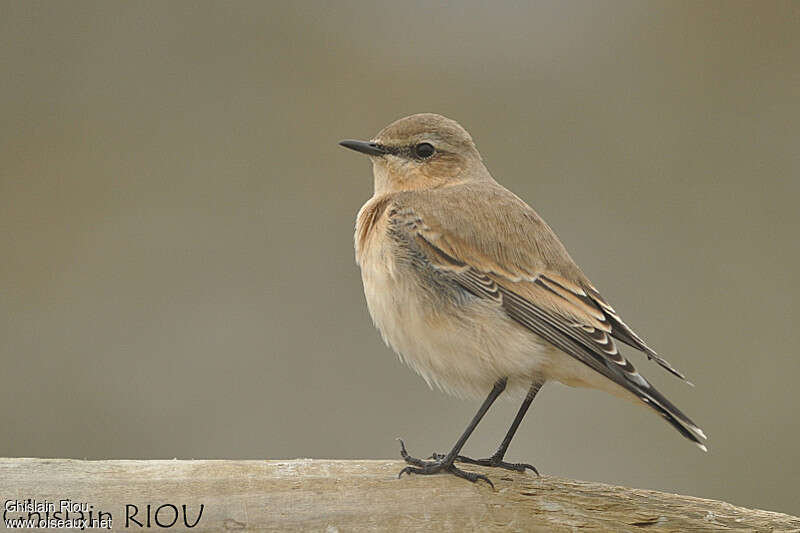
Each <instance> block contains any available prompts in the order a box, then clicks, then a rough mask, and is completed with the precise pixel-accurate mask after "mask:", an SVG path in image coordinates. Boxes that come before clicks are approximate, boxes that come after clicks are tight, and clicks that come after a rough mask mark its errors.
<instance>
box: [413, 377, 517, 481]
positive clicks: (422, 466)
mask: <svg viewBox="0 0 800 533" xmlns="http://www.w3.org/2000/svg"><path fill="white" fill-rule="evenodd" d="M507 382H508V379H507V378H503V379H501V380H499V381H498V382H497V383H495V384H494V387H492V392H490V393H489V396H487V397H486V399H485V400H484V401H483V404H481V407H480V409H478V412H477V413H475V416H474V417H473V418H472V421H471V422H470V423H469V425H468V426H467V429H465V430H464V433H462V434H461V436H460V437H459V438H458V440H457V441H456V443H455V445H454V446H453V449H452V450H450V453H448V454H447V455H444V456H439V457H436V458H435V459H434V460H433V461H423V460H421V459H416V458H414V457H411V456H410V455H408V452H406V447H405V444H403V441H402V440H401V441H400V455H402V456H403V459H404V460H405V461H406V462H407V463H408V464H410V465H414V466H407V467H405V468H404V469H402V470H401V471H400V473H399V474H398V477H401V476H402V475H403V474H412V473H413V474H436V473H437V472H441V471H445V472H450V473H451V474H454V475H456V476H458V477H462V478H464V479H468V480H469V481H472V482H475V481H478V480H479V479H482V480H484V481H486V482H487V483H488V484H489V485H492V487H494V485H493V484H492V482H491V481H489V478H487V477H486V476H484V475H481V474H476V473H474V472H465V471H463V470H461V469H459V468H456V467H455V466H454V465H453V462H454V461H455V459H456V457H457V456H458V453H459V452H460V451H461V448H463V447H464V444H465V443H466V442H467V439H469V437H470V435H472V432H473V431H475V428H476V427H477V426H478V423H479V422H480V421H481V419H482V418H483V415H485V414H486V411H488V410H489V407H491V406H492V404H493V403H494V401H495V400H496V399H497V397H498V396H500V394H502V392H503V391H504V390H505V388H506V383H507Z"/></svg>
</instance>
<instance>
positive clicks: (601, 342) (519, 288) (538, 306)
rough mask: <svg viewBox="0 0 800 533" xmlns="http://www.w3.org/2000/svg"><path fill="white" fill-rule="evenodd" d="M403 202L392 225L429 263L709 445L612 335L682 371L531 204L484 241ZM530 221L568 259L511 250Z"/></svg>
mask: <svg viewBox="0 0 800 533" xmlns="http://www.w3.org/2000/svg"><path fill="white" fill-rule="evenodd" d="M508 194H511V193H508ZM512 196H513V195H512ZM514 198H516V197H514ZM519 202H520V203H522V201H521V200H519ZM399 204H400V205H401V208H399V209H396V210H394V211H393V220H392V221H391V226H392V227H393V228H394V231H396V232H398V233H402V234H405V236H406V238H407V239H408V240H409V242H410V243H412V244H413V247H414V248H415V249H416V250H418V251H419V253H420V254H421V255H422V256H423V257H424V259H425V260H426V261H427V262H428V263H429V264H430V266H432V267H433V268H435V269H436V270H438V271H440V272H441V273H442V275H443V276H445V277H447V278H449V279H451V280H452V281H454V282H456V283H458V284H459V285H460V286H461V287H463V288H464V289H465V290H466V291H468V292H470V293H472V294H473V295H475V296H478V297H481V298H486V299H488V300H491V301H494V302H496V303H497V304H498V305H500V306H502V308H503V309H504V310H505V311H506V313H507V314H508V316H509V317H511V318H512V319H513V320H515V321H516V322H518V323H519V324H521V325H522V326H524V327H526V328H527V329H529V330H530V331H532V332H533V333H535V334H537V335H539V336H540V337H542V338H543V339H545V340H547V341H548V342H550V343H551V344H553V345H554V346H555V347H557V348H558V349H560V350H561V351H563V352H565V353H566V354H568V355H571V356H572V357H575V358H576V359H578V360H579V361H581V362H582V363H584V364H586V365H587V366H589V367H590V368H592V369H594V370H595V371H597V372H598V373H600V374H602V375H603V376H605V377H606V378H608V379H610V380H611V381H613V382H614V383H616V384H618V385H620V386H621V387H623V388H625V389H626V390H628V391H630V392H632V393H633V394H634V395H635V396H637V397H638V398H640V399H641V400H642V401H643V402H644V403H646V404H648V405H649V406H651V407H652V408H653V409H655V410H656V411H657V412H659V414H661V415H662V416H663V417H664V418H665V419H666V420H667V421H668V422H670V423H671V424H672V425H673V426H674V427H675V428H676V429H678V431H679V432H680V433H681V434H683V435H684V436H685V437H686V438H688V439H690V440H692V441H694V442H695V443H697V444H698V445H699V446H700V447H702V448H704V446H703V445H702V441H701V439H703V438H705V435H704V434H703V432H702V430H701V429H700V428H699V427H697V425H696V424H695V423H694V422H692V420H691V419H690V418H689V417H688V416H686V415H685V414H684V413H683V412H682V411H681V410H680V409H678V408H677V407H676V406H675V405H673V404H672V403H671V402H670V401H669V400H667V399H666V398H665V397H664V396H663V395H662V394H661V393H659V392H658V391H657V390H656V389H655V388H654V387H653V386H652V385H650V383H649V382H648V381H647V380H646V379H645V378H644V377H642V376H641V374H639V373H638V372H637V371H636V369H635V368H634V366H633V365H632V364H631V363H630V361H628V360H627V359H626V358H625V357H623V356H622V354H621V353H620V352H619V349H618V348H617V346H616V343H615V342H614V339H616V340H620V341H621V342H624V343H625V344H628V345H630V346H632V347H634V348H637V349H639V350H642V351H644V352H645V353H646V354H647V355H648V357H649V358H652V359H654V360H655V361H656V362H658V363H659V364H660V365H661V366H662V367H664V368H665V369H667V370H668V371H670V372H671V373H672V374H674V375H676V376H678V377H680V378H683V379H685V378H684V377H683V375H682V374H681V373H680V372H678V371H677V370H675V369H674V368H673V367H672V366H671V365H670V364H669V363H667V362H666V361H665V360H664V359H662V358H660V357H659V356H658V355H657V354H656V353H655V352H654V351H653V350H652V349H650V348H649V347H647V345H646V344H644V342H643V341H642V340H641V339H640V338H639V337H638V336H637V335H636V334H635V333H634V332H633V330H631V329H630V328H629V327H628V326H627V325H626V324H625V323H624V322H622V320H621V319H620V317H619V316H618V315H617V313H616V312H615V311H614V309H613V308H612V307H611V306H610V305H609V304H608V303H607V302H606V300H604V299H603V298H602V296H600V293H599V292H598V291H597V290H596V289H595V288H594V286H592V285H591V283H590V282H589V280H588V279H587V278H586V277H585V276H584V275H583V273H582V272H580V270H579V269H578V268H577V266H574V263H573V262H572V260H571V258H569V255H568V254H567V253H566V250H564V249H563V246H562V245H561V244H560V242H559V241H558V240H557V238H555V235H554V234H552V230H550V228H549V227H547V226H546V224H544V222H543V221H541V219H539V218H538V216H537V215H536V214H535V213H534V212H533V210H532V209H530V208H529V207H528V206H527V205H526V204H524V203H522V205H523V206H525V208H527V210H529V211H526V212H525V215H526V216H524V217H522V219H521V220H516V221H514V220H508V219H505V222H507V223H508V224H510V225H508V224H507V226H506V227H504V228H500V231H495V232H494V234H492V235H489V239H490V240H489V241H485V242H482V241H480V240H478V239H475V238H473V239H469V238H465V237H463V236H462V235H464V234H465V233H467V234H468V233H469V231H470V229H471V228H470V227H469V225H468V224H466V225H462V226H461V227H454V225H453V223H452V221H451V223H450V224H449V226H445V225H443V224H442V223H441V221H439V220H438V219H436V218H435V217H434V216H433V215H432V213H431V212H430V211H428V212H425V209H424V202H422V206H420V205H419V204H420V202H417V205H416V206H415V208H414V209H411V208H410V207H405V208H402V202H399ZM420 207H422V208H423V209H420ZM517 207H519V206H517ZM465 220H468V219H465ZM473 220H474V217H473ZM495 220H496V219H495ZM526 221H527V222H531V221H533V222H535V223H536V224H534V226H536V227H533V228H527V229H530V230H533V231H539V232H540V235H539V236H540V237H542V235H541V233H542V231H543V232H544V236H543V238H542V240H543V242H544V246H546V247H548V248H549V249H551V250H555V252H556V253H557V255H558V254H560V255H561V257H560V259H561V263H560V264H564V263H565V262H566V263H568V264H566V265H564V267H563V268H547V266H550V265H548V262H547V261H544V260H542V259H541V258H534V260H532V261H530V262H528V263H526V262H525V261H524V260H523V259H524V258H523V257H522V254H520V253H519V250H516V249H512V246H513V242H512V243H508V242H507V238H508V236H509V235H510V237H511V238H512V240H513V238H514V237H518V235H519V231H520V230H525V229H526V228H525V227H524V226H525V223H526ZM515 222H516V223H517V224H516V225H514V223H515ZM520 222H522V224H519V223H520ZM512 225H513V228H514V229H511V228H512ZM503 230H507V231H503ZM470 241H471V242H470ZM556 264H557V265H558V264H559V263H556Z"/></svg>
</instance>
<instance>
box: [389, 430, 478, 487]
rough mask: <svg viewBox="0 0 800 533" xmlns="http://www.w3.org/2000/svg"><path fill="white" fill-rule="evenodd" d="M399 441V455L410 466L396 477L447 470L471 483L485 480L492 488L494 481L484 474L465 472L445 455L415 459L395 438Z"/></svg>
mask: <svg viewBox="0 0 800 533" xmlns="http://www.w3.org/2000/svg"><path fill="white" fill-rule="evenodd" d="M397 440H399V441H400V455H401V456H402V457H403V460H404V461H405V462H406V463H408V464H409V465H412V466H407V467H405V468H404V469H402V470H401V471H400V473H399V474H397V477H398V478H399V477H403V474H409V475H410V474H422V475H430V474H438V473H439V472H449V473H451V474H453V475H454V476H457V477H460V478H463V479H466V480H467V481H471V482H473V483H475V482H477V481H478V480H482V481H485V482H486V483H488V484H489V485H490V486H491V487H492V488H494V483H492V481H491V480H490V479H489V478H488V477H486V476H484V475H483V474H478V473H475V472H467V471H465V470H461V469H460V468H457V467H456V466H455V465H454V464H453V462H452V461H449V462H448V461H447V460H446V456H444V455H440V454H434V455H435V456H436V457H434V458H433V461H423V460H422V459H417V458H416V457H411V456H410V455H408V452H407V451H406V446H405V444H404V443H403V441H402V440H400V439H397Z"/></svg>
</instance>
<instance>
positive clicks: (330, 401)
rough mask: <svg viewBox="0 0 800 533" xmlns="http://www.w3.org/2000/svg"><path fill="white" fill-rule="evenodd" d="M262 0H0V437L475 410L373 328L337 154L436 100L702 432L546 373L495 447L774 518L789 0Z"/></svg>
mask: <svg viewBox="0 0 800 533" xmlns="http://www.w3.org/2000/svg"><path fill="white" fill-rule="evenodd" d="M286 4H287V3H277V2H276V3H274V4H271V3H267V2H256V3H245V2H237V3H227V2H226V3H198V2H190V3H176V2H145V3H141V2H129V3H121V2H120V3H110V2H99V3H86V2H69V3H65V2H49V3H37V2H8V1H3V2H2V3H0V71H1V72H2V82H0V97H1V100H0V101H1V102H2V104H1V105H2V119H1V120H0V228H1V231H0V255H1V257H2V260H1V261H0V358H1V361H0V362H1V363H2V373H0V402H1V403H2V411H1V412H0V427H2V428H3V439H2V441H1V442H0V455H2V456H44V457H77V458H82V457H88V458H172V457H179V458H290V457H317V458H386V457H396V456H397V454H398V446H397V443H396V442H395V440H394V438H395V437H396V436H398V435H399V436H403V437H405V438H406V439H407V442H408V444H409V446H410V449H411V451H412V452H413V453H416V454H418V455H427V454H428V453H430V452H432V451H434V450H438V451H446V450H447V449H448V448H449V447H450V446H451V444H452V443H453V441H454V440H455V439H456V437H457V436H458V434H459V433H460V432H461V430H462V429H463V427H464V426H465V424H466V422H467V421H468V419H469V418H470V417H471V416H472V414H473V412H474V410H475V409H476V408H477V404H478V402H476V401H460V400H457V399H453V398H450V397H447V396H445V395H443V394H441V393H439V392H437V391H431V390H429V389H428V388H427V387H426V385H425V383H424V382H423V381H422V380H421V379H420V378H418V377H417V376H415V375H414V374H413V373H412V372H411V371H409V370H408V369H406V368H405V367H403V366H402V365H401V364H400V363H399V362H398V360H397V358H396V357H395V356H394V355H393V354H392V353H391V352H390V351H389V350H388V349H387V348H385V347H384V346H383V345H382V343H381V341H380V337H379V335H378V333H377V332H376V331H375V330H374V329H373V327H372V325H371V323H370V319H369V316H368V314H367V311H366V307H365V304H364V300H363V295H362V292H361V282H360V277H359V273H358V270H357V268H356V266H355V264H354V261H353V252H352V228H353V222H354V217H355V214H356V212H357V210H358V208H359V207H360V206H361V204H362V203H363V202H364V201H365V200H366V199H367V198H368V197H369V196H370V194H371V177H370V167H369V165H368V163H367V161H366V160H365V159H364V158H363V157H359V156H357V155H356V154H354V153H352V152H348V151H346V150H344V149H342V148H340V147H338V146H337V145H336V142H337V141H338V140H339V139H342V138H346V137H355V138H369V137H370V136H371V135H373V134H374V133H375V132H377V131H378V130H379V129H380V128H381V127H383V126H384V125H385V124H386V123H388V122H390V121H391V120H394V119H396V118H399V117H401V116H404V115H407V114H411V113H414V112H422V111H434V112H439V113H443V114H445V115H448V116H450V117H452V118H455V119H457V120H458V121H460V122H461V123H462V124H464V126H465V127H467V129H468V130H469V131H470V132H471V133H472V134H473V137H474V138H475V139H476V141H477V143H478V147H479V148H480V149H481V151H482V153H483V154H484V157H485V159H486V161H487V164H488V166H489V168H490V169H491V170H492V172H493V173H494V175H495V177H496V178H497V179H498V180H499V181H501V182H502V183H504V184H505V185H507V186H508V187H509V188H511V189H512V190H513V191H515V192H516V193H518V194H519V195H520V196H522V197H523V198H524V199H526V200H527V201H529V202H530V203H531V204H532V205H534V206H535V207H536V209H537V210H538V211H539V213H541V214H542V216H544V217H545V219H546V220H548V221H549V222H550V223H551V225H552V226H553V227H554V228H555V229H556V231H557V233H558V234H559V235H560V236H561V238H562V240H564V242H565V243H566V244H567V247H568V248H569V249H570V250H571V252H572V254H573V256H574V257H575V259H576V260H577V261H578V263H579V264H581V265H582V267H583V268H584V270H585V271H586V272H587V274H588V275H589V276H590V277H591V278H592V280H593V281H594V283H595V284H596V285H597V286H598V287H599V288H600V289H601V290H602V292H603V293H604V294H605V295H606V296H607V297H608V298H609V299H610V300H611V302H612V303H613V304H614V305H615V307H616V308H617V309H618V310H619V311H620V312H621V313H622V314H623V316H624V317H625V318H626V319H627V321H628V322H629V323H630V324H632V325H633V326H634V327H635V328H636V329H637V331H639V332H640V333H641V334H642V335H644V337H645V338H646V339H647V340H648V342H649V343H650V344H651V345H653V346H654V347H655V348H656V349H658V350H659V352H661V353H662V354H663V355H664V356H666V357H667V358H668V359H669V360H670V361H671V362H673V363H674V364H675V365H676V366H677V367H678V368H680V369H682V370H683V371H685V372H686V373H687V375H688V376H689V377H690V378H691V379H692V380H693V381H694V382H695V383H696V384H697V387H696V388H695V389H691V388H689V387H686V386H685V385H683V384H681V383H680V382H679V381H677V380H675V379H672V378H671V377H670V376H668V375H667V374H666V373H664V372H663V371H661V370H660V369H659V368H658V367H657V366H655V365H653V364H650V363H645V362H644V361H643V360H642V358H640V357H639V356H633V357H634V361H635V362H637V363H638V366H639V367H641V368H642V369H643V370H644V371H645V373H646V374H647V375H648V376H650V377H651V378H652V379H653V380H654V381H655V382H656V383H657V384H658V385H659V386H660V387H661V388H662V389H663V391H664V392H665V393H666V394H667V395H668V396H669V397H670V398H672V399H673V400H674V401H675V402H676V403H677V404H678V405H679V406H681V407H682V408H684V409H685V410H686V411H687V412H688V413H690V414H691V415H692V416H693V417H694V418H695V419H696V420H697V421H698V422H699V423H701V425H702V426H703V427H704V429H705V430H706V431H707V433H708V434H709V436H710V443H709V444H710V448H711V451H710V453H709V454H703V453H702V452H700V451H698V450H697V448H696V447H694V446H692V445H691V444H690V443H688V442H687V441H685V440H683V439H682V438H681V437H680V436H679V435H678V434H677V433H676V432H675V431H674V430H673V429H672V428H671V427H669V426H668V425H667V424H665V423H664V422H663V421H662V420H661V419H660V418H658V417H657V416H654V414H653V413H651V412H649V411H648V410H646V409H642V408H639V407H636V406H634V405H632V404H627V403H625V402H622V401H620V400H618V399H616V398H613V397H607V396H605V395H603V394H602V393H598V392H592V391H585V390H576V389H568V388H566V387H563V386H560V385H552V386H548V387H546V388H545V389H544V391H543V392H542V394H541V395H540V397H539V398H538V399H537V401H536V403H535V406H534V409H533V411H532V412H531V413H530V414H529V416H528V418H527V419H526V420H525V423H524V425H523V426H522V429H521V430H520V432H519V435H518V437H517V439H516V441H515V442H514V444H513V446H512V448H511V450H510V457H511V458H512V459H517V460H526V461H530V462H533V463H535V464H536V465H537V466H539V467H540V469H541V470H542V471H543V472H546V473H550V474H555V475H559V476H569V477H575V478H579V479H589V480H600V481H605V482H610V483H621V484H625V485H632V486H636V487H651V488H656V489H661V490H667V491H678V492H682V493H688V494H693V495H698V496H704V497H711V498H720V499H725V500H729V501H731V502H734V503H736V504H742V505H748V506H758V507H762V508H767V509H772V510H780V511H786V512H791V513H795V514H798V513H800V496H798V494H799V493H798V491H797V489H796V484H797V479H798V477H800V451H798V450H799V449H800V447H798V444H797V441H798V437H800V428H799V427H798V418H797V408H798V393H797V388H796V383H797V380H798V376H800V358H798V356H797V345H798V334H797V326H796V322H795V320H796V316H797V312H798V306H797V299H798V296H800V290H799V289H798V283H797V280H796V275H797V272H798V268H799V267H800V251H799V250H798V230H799V229H800V215H798V194H800V182H799V181H798V170H800V155H799V154H800V150H799V149H798V145H799V144H800V127H799V126H798V123H800V112H799V111H800V107H799V106H800V104H798V96H800V74H799V73H800V68H798V65H799V64H800V4H798V3H797V2H794V3H780V2H753V3H740V2H702V3H700V2H696V3H695V2H689V3H679V2H537V3H535V4H531V5H528V4H511V3H508V4H493V5H492V6H483V5H481V4H480V3H478V2H474V3H459V4H458V6H455V7H454V6H447V7H446V6H445V5H443V4H441V5H429V4H427V3H415V2H400V3H394V2H393V3H375V2H370V3H363V4H359V3H342V2H331V3H307V4H303V5H299V6H289V5H286ZM515 410H516V404H515V403H513V402H502V403H501V404H500V405H499V406H498V407H497V408H496V409H494V410H493V411H492V412H491V413H490V415H489V416H488V418H487V419H486V420H485V422H484V423H483V424H482V425H481V427H480V428H479V430H478V431H477V433H476V434H475V436H474V438H473V439H472V440H471V441H470V442H469V444H468V446H467V449H466V451H467V452H469V453H470V454H472V455H475V456H482V455H485V454H486V453H488V452H489V451H491V450H492V449H493V448H494V446H495V445H496V444H497V442H498V441H499V440H500V438H501V437H502V434H503V432H504V431H505V429H506V427H507V426H508V424H509V423H510V421H511V419H512V417H513V414H514V412H515Z"/></svg>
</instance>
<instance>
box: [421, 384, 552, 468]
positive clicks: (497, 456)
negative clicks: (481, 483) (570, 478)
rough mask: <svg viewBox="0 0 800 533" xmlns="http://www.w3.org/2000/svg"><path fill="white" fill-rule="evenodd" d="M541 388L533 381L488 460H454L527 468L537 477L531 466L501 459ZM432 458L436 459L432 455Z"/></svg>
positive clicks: (474, 463)
mask: <svg viewBox="0 0 800 533" xmlns="http://www.w3.org/2000/svg"><path fill="white" fill-rule="evenodd" d="M541 388H542V382H541V381H534V382H533V384H532V385H531V388H530V390H529V391H528V394H527V395H526V396H525V400H523V402H522V405H520V407H519V411H517V416H515V417H514V422H512V423H511V427H510V428H508V432H507V433H506V436H505V438H504V439H503V442H501V443H500V447H499V448H497V451H496V452H494V455H492V456H491V457H490V458H488V459H472V458H470V457H465V456H463V455H458V456H456V458H455V460H456V461H458V462H460V463H469V464H473V465H481V466H496V467H498V468H505V469H506V470H515V471H517V472H524V471H525V469H526V468H529V469H530V470H532V471H533V472H535V473H536V475H537V476H538V475H539V471H538V470H536V468H535V467H534V466H533V465H529V464H527V463H506V462H505V461H503V457H505V455H506V450H508V446H509V444H511V439H513V438H514V434H515V433H516V432H517V428H519V425H520V423H521V422H522V419H523V418H525V413H527V412H528V408H529V407H530V406H531V403H532V402H533V399H534V398H535V397H536V393H537V392H539V389H541ZM434 457H438V456H436V455H434Z"/></svg>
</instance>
